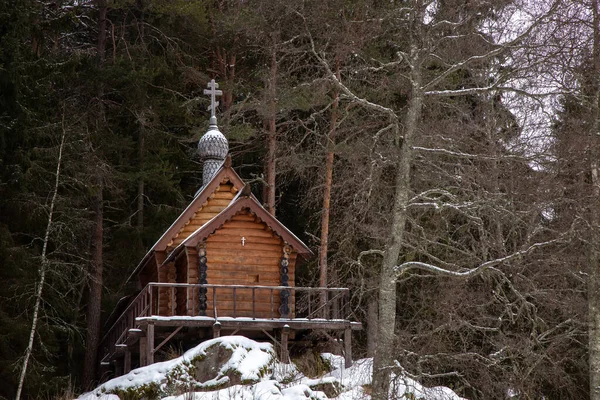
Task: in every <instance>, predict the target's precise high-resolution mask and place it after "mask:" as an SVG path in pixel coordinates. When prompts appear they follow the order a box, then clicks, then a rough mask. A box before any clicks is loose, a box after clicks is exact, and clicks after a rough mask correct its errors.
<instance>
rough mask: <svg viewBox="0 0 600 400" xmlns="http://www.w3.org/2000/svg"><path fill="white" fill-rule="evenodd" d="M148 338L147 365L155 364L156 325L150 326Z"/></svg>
mask: <svg viewBox="0 0 600 400" xmlns="http://www.w3.org/2000/svg"><path fill="white" fill-rule="evenodd" d="M147 329H148V330H147V332H146V337H147V339H148V342H147V343H146V363H147V365H150V364H154V324H148V328H147Z"/></svg>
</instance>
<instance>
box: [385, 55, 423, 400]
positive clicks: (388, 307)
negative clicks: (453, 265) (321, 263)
mask: <svg viewBox="0 0 600 400" xmlns="http://www.w3.org/2000/svg"><path fill="white" fill-rule="evenodd" d="M412 47H413V48H412V49H411V55H412V56H413V60H412V61H413V65H412V72H411V80H412V82H411V84H412V96H411V98H410V100H409V104H408V111H407V114H406V119H405V121H404V127H405V129H404V137H403V138H397V141H398V142H399V144H398V145H399V147H400V148H399V161H398V165H397V170H396V189H395V192H394V206H393V211H392V212H393V216H392V218H393V219H392V226H391V232H390V238H389V241H388V244H387V246H386V248H385V254H384V257H383V262H382V265H381V274H380V277H379V279H380V281H379V324H378V330H377V348H376V350H375V357H374V360H373V400H386V399H387V398H388V391H389V386H390V379H389V378H390V369H391V368H392V366H393V354H394V332H395V329H396V327H395V325H396V279H397V277H396V271H395V268H394V267H395V266H396V265H397V264H398V258H399V256H400V250H401V249H402V244H403V238H404V229H405V225H406V217H407V212H406V206H407V204H408V200H409V194H410V166H411V162H412V148H411V146H412V142H413V140H414V138H415V136H416V135H417V133H418V130H419V119H420V117H421V111H422V107H423V97H424V95H423V91H422V89H421V71H420V65H418V63H419V62H418V54H417V52H418V51H419V50H418V48H417V47H416V46H414V45H413V46H412Z"/></svg>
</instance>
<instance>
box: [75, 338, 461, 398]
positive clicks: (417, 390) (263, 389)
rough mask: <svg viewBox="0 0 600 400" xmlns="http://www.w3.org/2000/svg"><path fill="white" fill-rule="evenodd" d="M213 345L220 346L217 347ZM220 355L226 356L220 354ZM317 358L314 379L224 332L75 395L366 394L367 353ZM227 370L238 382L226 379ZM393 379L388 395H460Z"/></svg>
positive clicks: (268, 350)
mask: <svg viewBox="0 0 600 400" xmlns="http://www.w3.org/2000/svg"><path fill="white" fill-rule="evenodd" d="M215 346H220V347H218V348H217V349H216V352H215ZM216 354H218V357H217V356H216ZM222 354H225V357H224V358H222V359H221V355H222ZM211 357H215V358H219V362H218V363H213V364H211V365H215V366H216V370H215V371H213V375H214V374H215V373H216V376H214V377H213V378H211V379H209V378H208V377H207V378H206V379H205V380H204V381H203V382H201V381H199V380H198V379H197V378H198V377H199V375H198V371H197V368H196V365H198V363H199V362H207V363H210V362H211V361H214V359H213V358H211ZM321 358H322V359H323V361H325V362H326V363H327V364H329V365H330V366H331V371H330V372H329V373H326V374H324V375H323V376H321V377H318V378H308V377H306V376H304V375H303V374H302V373H301V372H300V371H299V370H298V368H297V367H296V366H295V365H294V364H283V363H280V362H277V361H276V359H275V352H274V350H273V346H272V345H271V344H269V343H258V342H255V341H253V340H250V339H247V338H245V337H243V336H226V337H221V338H217V339H212V340H208V341H206V342H203V343H201V344H200V345H198V346H196V347H195V348H193V349H191V350H189V351H187V352H186V353H185V354H184V355H183V356H181V357H179V358H176V359H174V360H170V361H165V362H160V363H155V364H153V365H150V366H147V367H143V368H138V369H135V370H133V371H131V372H130V373H128V374H127V375H124V376H121V377H118V378H115V379H112V380H110V381H108V382H106V383H104V384H103V385H101V386H99V387H98V388H96V389H95V390H94V391H92V392H89V393H86V394H83V395H82V396H80V397H79V400H98V399H104V400H119V397H118V396H117V395H115V394H110V393H127V396H128V398H129V396H130V395H131V393H132V392H131V391H135V393H136V396H137V395H139V398H142V397H145V396H146V394H147V393H148V392H147V391H144V390H154V392H152V393H153V394H154V395H156V396H158V397H159V398H161V399H163V400H209V399H210V400H232V399H241V400H305V399H313V400H326V399H336V400H360V399H364V400H370V399H371V396H370V388H369V385H370V384H371V375H372V373H373V359H372V358H363V359H360V360H357V361H355V362H354V363H353V364H352V366H351V367H349V368H346V367H345V362H344V357H342V356H338V355H334V354H331V353H323V354H321ZM217 370H218V371H217ZM232 372H233V373H234V374H235V377H236V379H238V381H235V382H232V381H231V380H230V376H232V375H231V374H232ZM211 376H212V375H211ZM392 378H393V379H392V386H391V388H390V393H389V398H392V399H393V398H397V399H402V398H410V399H419V400H424V399H427V400H465V399H462V398H461V397H459V396H458V395H457V394H456V393H454V392H453V391H452V390H450V389H449V388H447V387H433V388H427V387H424V386H422V385H421V384H420V383H419V382H417V381H415V380H413V379H411V378H409V377H405V376H393V377H392ZM240 381H241V384H240ZM128 390H129V391H128ZM322 390H323V391H322ZM324 391H325V392H326V393H327V394H326V393H325V392H324ZM327 395H329V396H330V397H328V396H327ZM136 396H133V397H132V398H134V397H136ZM335 396H337V397H335Z"/></svg>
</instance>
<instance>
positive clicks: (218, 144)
mask: <svg viewBox="0 0 600 400" xmlns="http://www.w3.org/2000/svg"><path fill="white" fill-rule="evenodd" d="M228 152H229V143H228V142H227V138H225V135H223V134H222V133H221V131H219V127H218V126H217V118H216V117H214V116H212V117H211V118H210V125H209V127H208V131H207V132H206V133H205V134H204V135H203V136H202V137H201V138H200V140H199V141H198V155H199V156H200V159H201V160H202V161H204V167H203V169H202V184H203V185H206V184H207V183H208V182H209V181H210V180H211V178H212V177H213V176H214V174H215V173H216V172H217V171H218V170H219V168H220V167H221V165H222V164H223V162H224V161H225V157H227V153H228Z"/></svg>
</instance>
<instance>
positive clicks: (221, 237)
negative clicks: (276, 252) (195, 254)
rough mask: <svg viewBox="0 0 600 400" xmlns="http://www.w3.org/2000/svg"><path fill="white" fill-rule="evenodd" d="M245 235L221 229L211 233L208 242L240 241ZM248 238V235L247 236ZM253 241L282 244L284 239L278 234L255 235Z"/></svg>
mask: <svg viewBox="0 0 600 400" xmlns="http://www.w3.org/2000/svg"><path fill="white" fill-rule="evenodd" d="M242 236H243V235H235V234H233V232H230V231H228V232H227V233H225V232H223V231H222V230H221V231H217V232H215V234H214V235H210V236H209V237H208V239H206V243H207V244H209V243H212V242H219V243H240V238H241V237H242ZM246 239H248V237H246ZM252 243H259V244H276V245H281V244H282V240H281V238H279V237H278V236H273V235H271V236H270V237H263V236H255V237H254V238H253V239H252Z"/></svg>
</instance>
